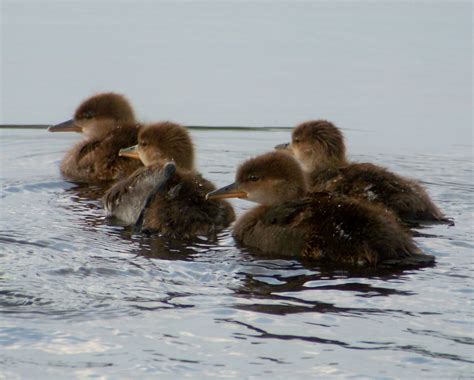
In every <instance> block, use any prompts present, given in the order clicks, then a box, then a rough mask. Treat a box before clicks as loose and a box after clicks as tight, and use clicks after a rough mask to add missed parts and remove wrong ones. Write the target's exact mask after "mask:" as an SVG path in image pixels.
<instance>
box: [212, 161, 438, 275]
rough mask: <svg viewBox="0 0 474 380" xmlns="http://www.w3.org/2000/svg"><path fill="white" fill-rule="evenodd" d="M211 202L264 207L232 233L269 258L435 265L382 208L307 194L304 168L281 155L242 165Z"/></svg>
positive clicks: (252, 212)
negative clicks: (242, 201) (226, 200)
mask: <svg viewBox="0 0 474 380" xmlns="http://www.w3.org/2000/svg"><path fill="white" fill-rule="evenodd" d="M207 197H208V199H221V198H243V199H248V200H250V201H253V202H257V203H260V205H259V206H257V207H256V208H254V209H252V210H250V211H248V212H247V213H245V214H244V215H242V216H241V217H240V218H239V219H238V220H237V222H236V223H235V226H234V231H233V234H234V237H235V239H236V240H237V241H238V242H239V243H241V244H243V245H244V246H248V247H253V248H257V249H259V250H260V251H261V252H263V253H266V254H273V255H278V256H287V257H288V256H291V257H293V256H297V257H298V256H299V257H302V258H308V259H316V260H320V261H322V262H327V263H338V264H348V265H369V266H377V265H378V264H381V263H384V264H387V265H423V264H429V263H433V261H434V257H433V256H429V255H424V254H422V253H421V252H420V250H419V249H418V248H417V247H416V246H415V244H414V242H413V240H412V238H411V237H410V236H409V235H408V234H407V233H406V232H405V231H404V230H403V229H402V227H401V226H400V225H399V224H398V222H397V220H396V219H395V218H394V216H393V215H392V214H391V213H389V212H387V211H385V210H384V209H383V208H381V207H379V206H377V205H372V204H368V203H367V202H363V201H359V200H357V199H355V198H350V197H344V196H340V195H336V194H331V193H327V192H320V193H317V192H316V193H308V191H307V183H306V178H305V176H304V173H303V171H302V169H301V167H300V165H299V164H298V162H297V161H296V160H295V159H294V158H293V157H291V156H290V155H288V154H284V153H282V152H271V153H267V154H264V155H261V156H258V157H256V158H253V159H250V160H248V161H246V162H244V163H243V164H242V165H241V166H240V167H239V168H238V170H237V174H236V182H235V183H233V184H231V185H229V186H226V187H223V188H221V189H219V190H216V191H213V192H211V193H209V194H208V196H207Z"/></svg>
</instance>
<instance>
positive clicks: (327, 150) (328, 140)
mask: <svg viewBox="0 0 474 380" xmlns="http://www.w3.org/2000/svg"><path fill="white" fill-rule="evenodd" d="M291 150H292V151H293V153H294V155H295V157H296V158H297V159H298V160H299V161H300V162H301V163H302V164H303V168H304V169H305V170H306V171H312V170H314V169H315V168H317V167H321V166H327V165H332V164H341V163H344V162H345V161H346V146H345V144H344V136H343V135H342V133H341V131H340V130H339V129H338V128H337V127H336V126H335V125H334V124H333V123H331V122H329V121H326V120H312V121H307V122H305V123H302V124H300V125H298V126H297V127H296V128H295V129H294V130H293V133H292V135H291Z"/></svg>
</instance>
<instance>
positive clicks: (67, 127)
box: [48, 119, 82, 132]
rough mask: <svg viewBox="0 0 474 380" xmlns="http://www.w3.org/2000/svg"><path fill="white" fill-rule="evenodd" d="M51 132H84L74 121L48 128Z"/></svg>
mask: <svg viewBox="0 0 474 380" xmlns="http://www.w3.org/2000/svg"><path fill="white" fill-rule="evenodd" d="M48 131H49V132H82V128H81V127H79V126H78V125H76V123H75V122H74V119H71V120H67V121H64V122H62V123H59V124H56V125H52V126H50V127H49V128H48Z"/></svg>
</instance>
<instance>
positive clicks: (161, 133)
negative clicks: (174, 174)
mask: <svg viewBox="0 0 474 380" xmlns="http://www.w3.org/2000/svg"><path fill="white" fill-rule="evenodd" d="M138 146H139V153H140V158H142V161H144V164H145V165H148V164H150V163H152V162H154V161H158V162H162V163H164V162H166V161H174V162H175V163H176V165H177V166H178V168H180V169H183V170H193V169H194V146H193V142H192V139H191V136H190V134H189V132H188V130H187V129H186V128H184V127H182V126H181V125H179V124H176V123H172V122H169V121H166V122H161V123H155V124H151V125H148V126H146V127H143V128H141V129H140V132H139V133H138ZM143 158H144V159H145V160H144V159H143ZM145 161H147V162H145Z"/></svg>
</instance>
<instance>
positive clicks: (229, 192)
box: [206, 182, 248, 200]
mask: <svg viewBox="0 0 474 380" xmlns="http://www.w3.org/2000/svg"><path fill="white" fill-rule="evenodd" d="M247 196H248V194H247V193H246V192H245V191H242V190H240V189H239V184H238V183H237V182H235V183H233V184H231V185H228V186H224V187H221V188H220V189H217V190H214V191H211V192H210V193H207V194H206V199H207V200H209V199H223V198H247Z"/></svg>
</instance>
